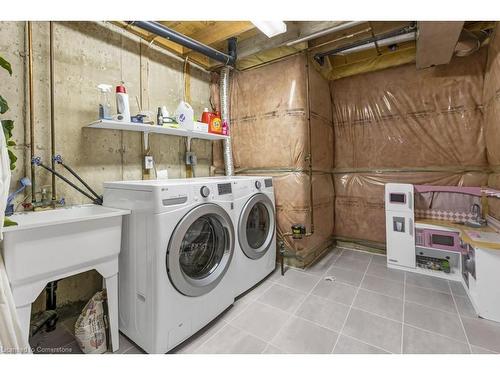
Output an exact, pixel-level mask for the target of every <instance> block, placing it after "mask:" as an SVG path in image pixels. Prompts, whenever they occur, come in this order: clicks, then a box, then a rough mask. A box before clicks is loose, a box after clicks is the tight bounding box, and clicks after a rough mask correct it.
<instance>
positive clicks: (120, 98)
mask: <svg viewBox="0 0 500 375" xmlns="http://www.w3.org/2000/svg"><path fill="white" fill-rule="evenodd" d="M116 111H117V112H118V115H117V120H118V121H125V122H130V103H129V101H128V94H127V90H126V89H125V86H123V85H118V86H116Z"/></svg>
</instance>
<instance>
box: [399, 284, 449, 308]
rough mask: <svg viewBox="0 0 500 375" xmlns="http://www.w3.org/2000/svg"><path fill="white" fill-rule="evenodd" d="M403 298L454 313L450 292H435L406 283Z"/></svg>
mask: <svg viewBox="0 0 500 375" xmlns="http://www.w3.org/2000/svg"><path fill="white" fill-rule="evenodd" d="M405 300H406V301H409V302H415V303H419V304H421V305H425V306H429V307H433V308H435V309H439V310H443V311H446V312H450V313H456V312H457V309H456V308H455V302H454V301H453V297H452V296H451V294H447V293H442V292H437V291H435V290H432V289H425V288H419V287H417V286H412V285H406V291H405Z"/></svg>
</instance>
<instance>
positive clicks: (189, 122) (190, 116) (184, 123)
mask: <svg viewBox="0 0 500 375" xmlns="http://www.w3.org/2000/svg"><path fill="white" fill-rule="evenodd" d="M175 120H176V121H177V123H178V124H179V125H180V126H181V127H182V128H184V129H187V130H193V128H194V111H193V107H191V106H190V105H189V103H186V102H184V101H181V102H180V103H179V105H178V106H177V109H176V110H175Z"/></svg>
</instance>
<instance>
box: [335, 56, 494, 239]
mask: <svg viewBox="0 0 500 375" xmlns="http://www.w3.org/2000/svg"><path fill="white" fill-rule="evenodd" d="M486 52H487V51H486V49H482V50H480V51H479V52H478V53H475V54H473V55H471V56H469V57H464V58H454V59H453V60H452V62H451V63H450V64H449V65H444V66H439V67H434V68H429V69H425V70H416V68H415V65H414V64H408V65H404V66H399V67H395V68H391V69H386V70H382V71H377V72H373V73H367V74H362V75H358V76H352V77H348V78H343V79H339V80H336V81H332V82H331V84H330V85H331V86H330V89H331V92H332V104H333V123H334V131H335V136H334V139H335V173H334V181H335V223H336V225H335V235H336V236H337V237H345V238H350V239H357V240H367V241H374V242H379V243H383V242H385V221H384V184H385V183H387V182H405V183H415V184H434V185H464V186H471V185H473V186H478V185H479V186H481V185H483V186H484V185H486V184H487V179H488V176H487V169H488V162H487V158H486V141H485V137H484V134H483V113H482V105H481V104H482V89H483V72H484V66H485V64H486Z"/></svg>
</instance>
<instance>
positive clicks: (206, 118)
mask: <svg viewBox="0 0 500 375" xmlns="http://www.w3.org/2000/svg"><path fill="white" fill-rule="evenodd" d="M211 115H212V112H209V111H208V108H205V109H204V110H203V113H202V114H201V122H204V123H205V124H210V118H211Z"/></svg>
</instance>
